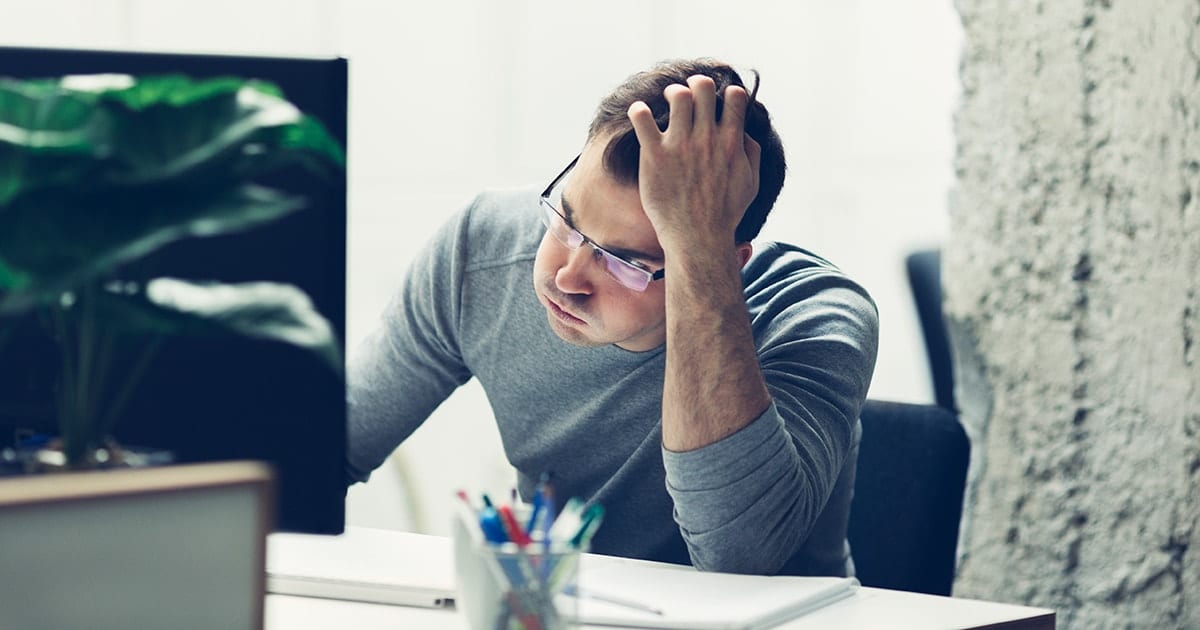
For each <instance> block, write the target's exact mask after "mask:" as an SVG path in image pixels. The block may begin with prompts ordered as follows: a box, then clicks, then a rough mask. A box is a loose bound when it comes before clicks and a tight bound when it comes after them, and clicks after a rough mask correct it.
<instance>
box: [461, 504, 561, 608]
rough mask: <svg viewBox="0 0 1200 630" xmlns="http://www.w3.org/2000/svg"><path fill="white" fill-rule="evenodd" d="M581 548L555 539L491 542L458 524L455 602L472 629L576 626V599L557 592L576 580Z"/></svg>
mask: <svg viewBox="0 0 1200 630" xmlns="http://www.w3.org/2000/svg"><path fill="white" fill-rule="evenodd" d="M579 554H580V550H579V549H578V548H576V547H574V546H571V545H567V544H564V543H555V544H553V545H551V546H550V548H549V549H548V550H547V549H545V548H544V547H543V545H542V544H541V543H531V544H529V545H526V546H525V547H524V548H521V547H518V546H517V545H516V544H515V543H502V544H493V543H487V542H482V541H480V540H479V539H478V538H477V537H473V536H471V535H470V533H468V532H466V531H465V529H464V526H463V524H462V522H461V521H460V520H457V519H456V522H455V525H454V568H455V572H456V575H457V577H458V602H457V607H458V609H459V610H461V611H462V612H463V614H465V616H466V618H467V623H468V625H469V627H470V628H471V630H561V629H563V628H574V627H576V623H575V612H576V611H575V610H574V609H573V607H574V606H576V602H577V600H576V599H575V598H574V597H559V594H560V593H562V591H563V589H564V588H567V586H568V585H571V586H572V587H573V586H574V583H575V579H576V576H577V575H578V572H579Z"/></svg>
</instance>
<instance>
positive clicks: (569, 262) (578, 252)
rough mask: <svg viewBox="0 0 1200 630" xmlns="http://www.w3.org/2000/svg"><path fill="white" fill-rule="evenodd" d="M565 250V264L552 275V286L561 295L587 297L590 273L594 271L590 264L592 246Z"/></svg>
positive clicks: (582, 245)
mask: <svg viewBox="0 0 1200 630" xmlns="http://www.w3.org/2000/svg"><path fill="white" fill-rule="evenodd" d="M564 249H566V254H567V258H566V263H565V264H563V266H561V267H559V268H558V273H556V274H555V275H554V284H555V285H556V286H557V287H558V290H560V291H562V292H563V293H572V294H583V295H587V294H590V293H591V292H592V280H591V273H592V272H593V271H594V270H595V265H594V264H593V263H592V256H594V255H595V252H593V251H592V246H591V245H588V244H587V243H583V244H581V245H580V246H579V247H578V248H576V249H567V248H565V247H564Z"/></svg>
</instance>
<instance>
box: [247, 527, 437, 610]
mask: <svg viewBox="0 0 1200 630" xmlns="http://www.w3.org/2000/svg"><path fill="white" fill-rule="evenodd" d="M452 553H453V552H452V551H451V547H450V542H449V541H448V540H447V539H445V538H442V537H439V536H424V535H421V534H405V535H404V537H403V538H402V539H398V538H397V532H394V531H391V530H384V529H372V528H365V527H347V528H346V531H345V533H344V534H342V535H340V536H316V535H310V534H288V533H276V534H271V535H270V536H268V537H267V591H268V592H270V593H277V594H281V595H300V596H305V597H325V598H329V599H345V600H352V601H361V602H371V603H375V604H395V605H400V606H423V607H427V608H439V607H443V606H449V605H451V604H452V603H453V600H454V591H455V580H454V562H453V558H452Z"/></svg>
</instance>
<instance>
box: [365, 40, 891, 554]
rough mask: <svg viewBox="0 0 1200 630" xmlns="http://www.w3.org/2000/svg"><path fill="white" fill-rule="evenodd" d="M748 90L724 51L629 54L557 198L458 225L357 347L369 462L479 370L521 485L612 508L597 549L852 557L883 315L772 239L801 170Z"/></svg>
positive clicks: (808, 258) (491, 206)
mask: <svg viewBox="0 0 1200 630" xmlns="http://www.w3.org/2000/svg"><path fill="white" fill-rule="evenodd" d="M755 91H757V86H756V87H755ZM754 100H755V99H753V98H752V97H751V95H749V94H747V92H746V90H745V88H744V86H743V83H742V80H741V78H740V77H739V76H738V75H737V73H735V72H734V71H733V70H732V69H731V68H729V67H728V66H726V65H724V64H721V63H719V62H715V61H712V60H704V59H701V60H694V61H676V62H668V63H665V64H662V65H660V66H658V67H656V68H654V69H651V70H650V71H647V72H644V73H640V74H637V75H634V76H632V77H630V78H629V79H628V80H627V81H626V83H625V84H623V85H622V86H620V87H618V88H617V89H616V90H615V91H614V92H613V93H612V94H611V95H609V96H608V97H607V98H606V99H605V100H604V101H603V102H602V103H601V104H600V107H599V108H598V110H597V114H596V118H595V119H594V120H593V122H592V125H591V127H590V129H589V133H588V139H587V142H586V144H585V145H584V147H583V151H582V153H581V154H580V156H579V157H578V158H577V159H576V161H573V162H572V163H571V164H570V165H569V166H568V167H567V169H566V170H565V171H564V172H563V173H562V174H560V175H559V176H558V177H557V178H555V179H554V181H553V182H551V184H550V186H549V187H548V188H547V189H546V190H545V191H544V192H543V193H542V195H541V196H540V197H539V195H538V194H537V192H536V191H519V192H502V193H485V194H483V195H480V196H479V197H477V198H476V199H475V201H474V202H473V203H472V204H471V205H470V206H469V207H468V208H467V209H466V210H465V211H464V212H462V213H461V214H459V215H458V216H456V217H455V218H454V219H452V220H451V221H450V222H449V223H448V224H446V225H445V226H444V227H443V228H442V230H441V231H440V232H439V233H438V235H437V236H436V237H435V238H434V240H433V242H432V243H431V244H430V245H429V247H428V248H427V249H426V250H425V251H424V252H423V253H422V254H421V255H420V256H419V257H418V258H417V259H416V261H415V262H414V263H413V265H412V268H411V269H410V272H409V274H408V276H407V278H406V280H405V283H404V286H403V288H402V290H401V292H400V294H399V295H398V296H397V297H396V299H395V300H394V301H393V302H392V304H391V305H390V306H389V307H388V309H387V311H386V313H385V316H384V323H383V326H382V327H381V328H380V329H379V330H378V331H377V332H376V333H375V334H374V336H373V337H372V338H371V339H369V340H368V341H367V343H365V344H364V346H363V348H362V351H361V352H360V353H359V355H358V357H357V359H356V360H355V361H354V363H353V364H352V365H351V366H350V368H349V372H348V382H349V394H348V395H349V402H350V426H349V442H350V446H349V449H350V450H349V474H350V476H351V478H352V480H362V479H365V478H366V476H367V475H368V474H369V472H370V471H371V470H372V469H374V468H375V467H376V466H378V465H379V464H380V463H382V461H383V460H384V459H385V458H386V457H387V455H388V454H389V453H390V452H391V451H392V450H393V449H394V448H395V447H396V445H397V444H399V443H400V442H401V441H402V440H403V439H404V438H406V437H407V436H408V435H409V434H410V433H412V431H413V430H415V429H416V427H417V426H418V425H419V424H420V423H421V422H422V421H424V420H425V418H426V417H427V416H428V415H429V414H430V413H431V412H432V411H433V409H434V408H435V407H436V406H437V405H438V404H439V403H440V402H441V401H442V400H443V399H445V397H446V396H448V395H449V394H450V393H451V392H452V391H453V390H454V388H456V387H457V386H458V385H460V384H462V383H464V382H465V381H466V380H468V379H469V378H471V377H472V376H474V377H475V378H478V379H479V381H480V384H481V385H482V386H483V388H484V390H485V391H486V393H487V396H488V399H489V402H490V403H491V405H492V408H493V411H494V412H495V416H496V422H497V423H498V426H499V429H500V436H501V439H502V441H503V443H504V449H505V452H506V454H507V456H508V460H509V461H510V462H511V463H512V464H513V466H514V467H515V468H516V470H517V473H518V487H519V488H520V491H521V494H522V496H525V497H529V496H530V495H531V493H532V490H533V486H534V483H535V481H536V480H537V479H538V478H539V476H540V475H542V474H543V473H548V474H549V475H550V476H551V479H552V480H553V482H554V485H555V491H556V493H557V495H558V496H560V497H567V496H578V497H581V498H583V499H585V500H587V501H591V502H597V503H600V504H602V505H603V506H604V507H605V519H604V525H603V526H602V527H601V528H600V530H599V532H598V534H597V535H596V537H595V538H594V539H593V541H592V550H593V551H595V552H598V553H606V554H613V555H622V556H629V557H636V558H648V559H653V560H661V561H667V562H677V563H691V564H693V565H695V566H696V567H698V568H700V569H704V570H716V571H731V572H744V573H763V574H771V573H777V572H781V571H783V572H787V573H800V574H820V575H847V574H852V571H853V565H852V563H851V561H850V557H849V553H848V547H847V545H846V543H845V536H846V519H847V515H848V512H849V501H850V496H851V492H852V488H853V480H854V466H855V463H856V458H857V444H858V436H859V424H858V413H859V408H860V406H861V404H862V402H863V399H864V398H865V396H866V392H867V388H868V385H869V384H870V377H871V373H872V371H873V369H874V363H875V353H876V341H877V328H878V326H877V313H876V311H875V306H874V304H873V302H872V301H871V299H870V297H869V296H868V295H867V294H866V292H865V291H864V290H863V289H862V288H861V287H859V286H858V285H856V284H854V283H853V282H852V281H850V280H849V279H847V278H846V277H845V276H844V275H843V274H841V273H840V272H839V271H837V270H836V269H835V268H834V267H833V266H832V265H831V264H829V263H828V262H826V261H825V260H823V259H821V258H819V257H817V256H815V255H813V254H810V253H808V252H806V251H804V250H800V249H798V248H794V247H791V246H784V245H780V244H766V245H765V246H763V247H761V248H760V251H758V252H755V251H754V246H753V245H752V244H751V240H752V239H753V238H754V237H755V236H756V235H757V234H758V232H759V229H760V228H761V227H762V224H763V221H764V220H765V219H766V215H767V212H768V211H769V210H770V208H771V206H772V205H773V204H774V201H775V199H776V197H777V196H778V194H779V190H780V188H781V187H782V184H783V173H784V170H785V167H784V159H783V149H782V146H781V144H780V141H779V138H778V136H777V135H776V133H775V131H774V129H773V128H772V127H771V124H770V118H769V115H768V113H767V110H766V109H765V108H764V107H763V106H762V105H761V104H760V103H757V102H752V101H754ZM530 285H532V287H531V286H530ZM531 288H532V290H531ZM564 342H565V343H564Z"/></svg>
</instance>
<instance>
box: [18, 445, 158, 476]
mask: <svg viewBox="0 0 1200 630" xmlns="http://www.w3.org/2000/svg"><path fill="white" fill-rule="evenodd" d="M174 461H175V456H174V454H173V453H171V452H170V451H167V450H163V449H156V448H146V447H139V446H128V445H121V444H118V443H117V442H116V440H113V439H111V438H109V439H107V440H105V441H104V444H103V445H101V446H98V447H95V448H92V449H89V450H88V452H87V453H86V455H85V456H84V459H83V461H82V462H81V463H78V464H76V465H74V466H71V465H69V464H68V463H67V455H66V453H65V452H64V451H63V449H62V442H61V441H60V440H58V439H52V440H49V441H45V442H34V443H29V444H24V445H21V446H17V447H16V448H4V449H0V477H4V476H10V475H36V474H43V473H54V472H71V471H80V470H111V469H118V468H146V467H149V466H162V465H165V464H171V463H173V462H174Z"/></svg>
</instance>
